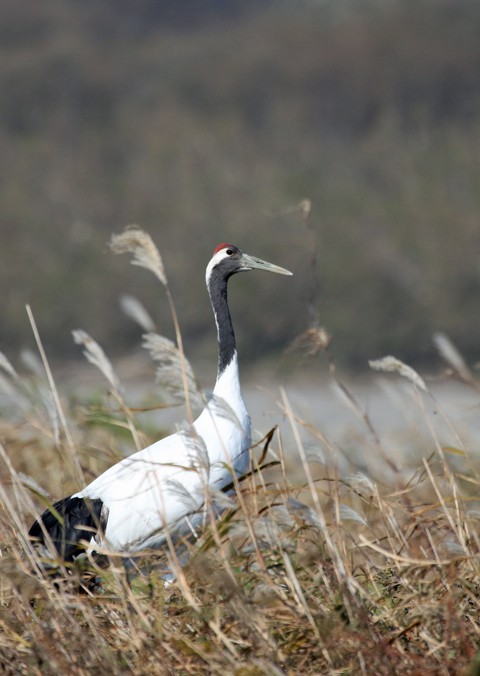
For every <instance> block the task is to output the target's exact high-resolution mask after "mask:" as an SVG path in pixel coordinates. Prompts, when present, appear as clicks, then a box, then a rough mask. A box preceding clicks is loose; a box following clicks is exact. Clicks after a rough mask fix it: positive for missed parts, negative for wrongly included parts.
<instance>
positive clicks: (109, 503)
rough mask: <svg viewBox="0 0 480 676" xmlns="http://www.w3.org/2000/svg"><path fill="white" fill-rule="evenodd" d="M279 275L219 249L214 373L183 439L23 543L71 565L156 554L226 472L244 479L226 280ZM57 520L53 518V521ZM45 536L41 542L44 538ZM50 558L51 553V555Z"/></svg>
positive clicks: (86, 491) (60, 506)
mask: <svg viewBox="0 0 480 676" xmlns="http://www.w3.org/2000/svg"><path fill="white" fill-rule="evenodd" d="M254 269H256V270H266V271H267V272H275V273H277V274H280V275H291V274H292V273H291V272H289V271H288V270H285V269H284V268H281V267H278V266H277V265H273V264H272V263H267V262H266V261H263V260H261V259H259V258H256V257H254V256H249V255H248V254H246V253H244V252H243V251H242V250H241V249H239V248H238V247H236V246H234V245H233V244H228V243H222V244H219V245H218V246H217V247H216V248H215V250H214V253H213V257H212V259H211V260H210V262H209V264H208V266H207V270H206V283H207V289H208V293H209V296H210V301H211V304H212V308H213V314H214V317H215V323H216V326H217V339H218V370H217V380H216V384H215V388H214V390H213V396H212V398H211V400H210V401H209V402H208V403H207V405H206V407H205V408H204V410H203V411H202V413H201V414H200V416H199V417H198V418H197V419H196V420H195V421H194V422H193V424H192V428H191V431H190V433H189V434H184V433H182V432H179V433H176V434H172V435H170V436H168V437H166V438H164V439H160V441H157V442H155V443H154V444H152V445H151V446H148V447H147V448H145V449H143V450H142V451H138V452H137V453H134V454H133V455H131V456H129V457H127V458H124V459H123V460H121V461H120V462H118V463H117V464H115V465H113V466H112V467H110V468H109V469H107V470H106V471H105V472H104V473H103V474H101V475H100V476H99V477H97V478H96V479H95V480H94V481H92V482H91V483H90V484H89V485H88V486H86V487H85V488H83V489H82V490H81V491H79V492H78V493H75V494H74V495H71V496H69V497H67V498H63V499H62V500H59V501H58V502H56V503H54V504H53V509H47V510H45V512H44V513H43V514H42V515H41V517H40V519H39V520H38V521H35V523H34V524H33V525H32V527H31V528H30V531H29V535H30V536H31V537H32V538H34V539H35V540H36V541H37V543H38V542H39V543H40V544H39V545H37V546H41V547H42V549H44V550H45V547H43V546H42V545H46V544H47V543H48V541H49V540H50V541H51V544H53V547H54V549H55V550H56V552H57V553H58V555H59V556H60V557H61V558H62V559H63V560H65V561H72V560H73V559H74V558H75V557H76V556H77V555H78V554H80V553H81V552H83V551H84V550H85V546H84V545H83V544H82V541H83V542H85V541H88V542H89V548H90V549H91V550H94V549H95V547H98V546H103V547H106V548H108V549H109V550H113V551H115V552H119V553H129V552H130V553H131V552H137V551H140V550H143V549H147V548H151V547H158V546H159V545H161V544H162V543H164V542H165V539H166V536H165V532H166V531H167V530H168V532H169V533H172V534H175V532H178V531H183V532H184V531H185V529H186V527H187V526H188V525H189V519H193V520H194V521H195V518H198V515H199V513H200V515H201V511H202V506H203V505H204V503H205V499H206V492H207V490H208V489H209V488H214V489H217V490H221V489H222V488H224V487H226V486H228V485H229V484H230V483H231V481H232V475H231V472H230V471H229V470H230V469H233V471H234V472H235V473H236V475H237V476H241V475H242V474H244V473H245V471H246V470H247V468H248V465H249V457H250V417H249V415H248V412H247V409H246V407H245V404H244V402H243V399H242V394H241V391H240V381H239V374H238V361H237V350H236V345H235V334H234V331H233V325H232V320H231V317H230V311H229V308H228V302H227V284H228V280H229V278H230V277H231V276H232V275H234V274H236V273H237V272H245V271H247V270H254ZM59 517H60V518H59ZM46 534H48V537H46ZM49 549H50V556H51V555H52V554H54V553H55V552H54V551H53V552H52V551H51V549H52V548H51V547H50V548H48V547H46V550H47V552H48V550H49Z"/></svg>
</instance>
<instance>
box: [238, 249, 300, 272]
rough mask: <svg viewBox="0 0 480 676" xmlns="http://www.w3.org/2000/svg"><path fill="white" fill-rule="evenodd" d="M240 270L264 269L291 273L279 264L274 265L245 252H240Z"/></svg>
mask: <svg viewBox="0 0 480 676" xmlns="http://www.w3.org/2000/svg"><path fill="white" fill-rule="evenodd" d="M241 261H242V270H266V271H267V272H275V273H276V274H277V275H292V274H293V273H292V272H290V270H285V268H281V267H280V266H279V265H274V264H273V263H268V262H267V261H262V259H261V258H257V257H256V256H249V255H248V254H246V253H243V254H242V258H241Z"/></svg>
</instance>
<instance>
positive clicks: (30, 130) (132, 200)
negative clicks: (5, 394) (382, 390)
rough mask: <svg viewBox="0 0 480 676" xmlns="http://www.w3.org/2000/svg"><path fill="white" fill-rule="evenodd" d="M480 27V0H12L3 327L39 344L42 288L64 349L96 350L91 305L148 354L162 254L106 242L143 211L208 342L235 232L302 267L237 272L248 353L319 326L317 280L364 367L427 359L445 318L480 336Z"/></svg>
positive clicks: (102, 332)
mask: <svg viewBox="0 0 480 676" xmlns="http://www.w3.org/2000/svg"><path fill="white" fill-rule="evenodd" d="M479 35H480V4H479V3H478V2H476V1H474V0H472V1H469V0H411V1H409V0H404V1H400V0H397V1H394V0H390V1H388V2H387V1H386V0H378V1H377V2H374V1H372V0H370V1H368V0H363V1H361V0H357V2H348V1H347V0H331V1H330V2H329V1H328V0H324V1H323V2H308V1H303V2H301V1H297V2H281V1H279V0H277V1H273V0H272V1H270V2H269V1H267V0H263V2H258V0H256V1H254V0H252V1H249V0H236V1H235V0H203V2H198V1H194V0H185V1H182V2H178V3H172V2H167V1H163V0H162V1H161V0H136V2H135V3H132V2H129V1H128V0H103V1H102V2H101V3H99V2H97V1H96V0H81V1H79V0H43V1H42V2H41V3H39V2H37V0H22V2H20V3H19V2H18V1H17V0H3V1H2V3H0V91H1V96H0V157H1V163H0V172H1V180H0V228H1V235H2V265H1V268H0V276H1V288H2V312H1V317H2V322H1V330H0V349H1V350H3V351H5V352H7V353H8V354H9V356H10V357H11V358H14V356H15V352H16V350H18V349H19V348H21V347H23V346H32V345H33V339H32V337H31V331H30V327H29V325H28V322H27V318H26V314H25V303H30V304H31V305H32V308H33V311H34V314H35V316H36V319H37V322H38V325H39V329H40V332H41V335H42V337H43V339H44V342H45V345H46V347H47V351H48V352H49V355H50V356H52V357H55V358H57V359H70V358H72V356H78V347H76V346H74V345H73V342H72V340H71V335H70V331H71V330H72V329H74V328H78V327H81V328H83V329H85V330H86V331H88V332H89V333H91V334H92V336H94V337H95V338H96V339H97V340H98V341H99V342H101V343H102V345H103V346H104V348H105V349H106V350H107V351H108V353H109V354H110V355H113V356H115V355H120V354H125V353H128V351H129V350H131V349H132V348H133V346H134V345H138V341H139V330H138V329H137V327H136V326H135V325H134V324H133V323H132V322H131V321H129V320H128V319H127V318H126V317H125V316H124V315H122V313H121V311H120V310H119V307H118V298H119V296H120V294H121V293H123V292H128V293H133V294H134V295H136V296H137V297H138V298H140V299H141V300H142V302H143V303H144V304H145V305H146V307H147V308H148V309H149V311H150V312H151V313H152V315H153V316H154V317H155V319H156V321H157V322H158V325H159V330H160V331H161V332H162V333H164V334H166V335H169V336H172V335H173V331H172V327H171V323H170V320H169V313H168V310H167V307H166V305H165V301H164V298H163V295H164V294H163V292H162V289H161V288H159V286H158V284H157V283H156V282H155V280H154V279H153V277H151V276H148V274H147V273H145V272H144V271H141V270H139V269H138V268H131V266H129V265H128V264H127V259H126V258H116V257H114V256H113V255H112V254H111V253H109V251H108V247H107V244H106V243H107V241H108V239H109V237H110V235H111V233H113V232H119V231H121V230H122V229H123V227H124V226H125V225H127V224H129V223H138V224H139V225H141V226H142V227H143V228H145V229H146V230H148V231H149V232H150V233H151V235H152V236H153V238H154V239H155V241H156V243H157V245H158V246H159V248H160V251H161V253H162V255H163V257H164V263H165V266H166V269H167V273H168V275H169V279H170V282H171V286H172V292H173V294H174V297H175V300H176V302H177V305H178V309H179V315H180V320H181V324H182V327H183V331H184V338H185V343H186V349H187V351H188V354H189V355H190V356H192V358H193V359H192V361H193V363H194V364H195V363H196V360H197V361H201V360H202V359H203V358H204V357H205V358H207V359H210V358H212V359H213V360H214V359H215V357H214V353H215V344H214V339H213V336H214V333H213V322H212V317H211V314H210V308H209V304H208V298H207V295H206V292H205V289H204V285H203V275H204V269H205V265H206V263H207V261H208V259H209V257H210V255H211V251H212V249H213V247H214V246H215V244H217V242H219V241H224V240H231V241H233V242H234V243H236V244H238V245H239V246H241V247H242V248H244V249H245V250H246V251H248V252H250V253H253V254H256V255H258V256H261V257H262V258H266V259H269V260H271V261H272V262H276V263H278V264H280V265H283V266H285V267H288V268H290V269H291V270H293V271H294V273H295V277H294V278H293V279H292V280H287V281H285V280H279V279H278V278H276V277H275V278H273V276H272V278H270V277H269V276H268V275H266V276H264V277H262V279H260V278H259V275H250V276H248V277H247V276H245V278H242V280H241V283H236V284H232V286H231V296H232V305H233V306H234V307H233V311H234V320H236V321H235V323H236V326H237V333H238V337H239V342H240V347H241V349H242V352H243V354H242V360H243V361H245V362H247V363H249V362H250V363H253V362H255V361H256V360H259V359H261V358H264V357H266V356H267V355H268V354H269V353H270V352H272V351H280V350H282V349H283V348H284V347H285V346H286V345H288V344H290V343H291V341H293V340H294V339H295V337H296V336H297V335H298V334H300V333H302V332H303V331H304V330H305V329H306V328H307V327H308V324H309V322H310V316H311V313H309V308H308V301H309V299H310V298H311V296H312V293H313V294H314V304H315V309H316V311H317V312H318V314H319V318H320V322H321V324H322V325H324V326H325V327H326V328H327V329H328V331H329V332H330V333H332V334H333V336H334V341H335V342H334V349H335V355H336V358H337V360H338V361H340V362H341V363H342V364H344V365H345V366H348V367H350V368H352V369H365V368H366V367H367V365H366V362H367V359H369V358H374V357H378V356H381V355H383V354H385V353H393V354H395V355H396V356H397V357H399V358H401V359H403V360H406V361H409V362H411V363H414V364H423V365H424V364H428V362H429V361H430V360H432V359H435V353H434V348H433V347H432V343H431V335H432V332H433V331H435V330H443V331H445V332H446V333H448V334H449V335H450V337H451V338H453V339H454V341H456V342H457V344H458V345H459V347H460V348H461V349H462V351H463V352H464V353H466V354H467V356H468V357H469V358H470V359H472V360H476V359H478V358H479V355H480V318H479V308H480V260H479V251H480V248H479V245H480V227H479V216H480V40H479ZM305 198H308V199H310V200H311V202H312V205H313V210H312V215H311V221H310V223H309V224H306V223H305V221H304V219H303V218H302V212H301V209H300V208H299V203H300V202H301V200H303V199H305ZM308 225H309V226H310V227H307V226H308ZM312 230H314V232H313V233H312ZM315 241H316V242H317V243H318V280H317V282H318V285H317V282H316V281H315V278H314V277H315V275H314V274H313V273H314V270H312V267H311V263H310V261H311V256H312V248H314V247H315ZM287 282H288V283H287ZM317 286H318V289H317ZM315 294H316V295H315Z"/></svg>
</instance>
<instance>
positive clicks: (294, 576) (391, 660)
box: [0, 318, 480, 676]
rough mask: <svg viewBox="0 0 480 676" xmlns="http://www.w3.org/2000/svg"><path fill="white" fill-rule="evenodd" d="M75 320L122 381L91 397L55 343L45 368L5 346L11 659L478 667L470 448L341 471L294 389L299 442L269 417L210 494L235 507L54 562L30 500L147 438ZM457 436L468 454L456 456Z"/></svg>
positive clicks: (5, 549)
mask: <svg viewBox="0 0 480 676" xmlns="http://www.w3.org/2000/svg"><path fill="white" fill-rule="evenodd" d="M32 322H33V318H32ZM76 337H77V340H79V341H80V342H81V343H82V345H83V346H84V347H85V349H86V351H87V357H88V358H89V359H90V361H93V362H94V363H95V364H96V365H97V366H98V367H99V368H100V370H101V371H102V372H103V373H104V375H105V377H106V380H107V381H108V383H109V385H110V387H111V388H112V392H111V393H110V395H109V398H108V399H105V400H104V401H102V402H101V404H100V405H99V404H98V402H96V404H95V407H91V408H90V410H89V409H88V408H87V414H86V413H85V408H83V407H80V406H79V405H78V403H76V404H75V405H73V402H69V401H65V398H64V397H63V396H62V392H61V388H60V387H59V388H58V390H57V386H56V385H55V383H54V380H53V375H52V374H51V372H50V369H49V367H48V363H47V362H46V361H45V360H44V368H45V372H46V375H45V377H43V376H42V375H41V374H38V373H37V374H34V375H31V376H29V377H26V376H21V375H19V374H18V373H17V371H16V370H15V369H14V368H13V366H12V365H11V364H10V363H9V362H8V360H7V359H6V358H5V357H4V356H3V355H1V356H0V369H1V370H2V373H3V374H4V376H3V379H4V380H3V382H4V387H3V389H4V390H5V391H7V390H8V393H9V399H10V402H11V404H12V405H11V408H10V413H9V415H8V416H7V415H5V417H4V418H3V419H2V420H1V421H0V441H1V443H2V445H1V448H0V455H1V460H0V462H1V464H0V467H1V487H0V498H1V505H0V532H1V536H0V537H1V542H2V545H1V552H0V553H1V561H0V575H1V578H0V585H1V586H0V666H1V668H2V670H3V671H4V672H5V673H11V674H17V673H25V674H42V675H48V674H66V673H76V674H77V673H78V674H90V673H102V674H104V673H106V674H125V673H133V674H152V673H158V674H164V673H165V674H198V673H222V674H235V675H236V676H247V675H252V676H253V675H255V676H256V675H260V674H272V675H275V674H324V673H325V674H327V673H328V674H393V673H402V674H422V675H423V674H452V673H468V674H477V673H479V669H480V666H479V665H480V662H479V661H478V654H479V644H480V621H479V610H480V577H479V563H478V553H479V549H480V546H479V545H480V543H479V538H478V522H479V519H480V510H479V509H478V508H477V509H476V505H478V500H477V497H476V496H477V493H478V486H479V482H480V479H479V474H478V466H477V468H476V467H475V461H474V458H472V457H470V456H468V455H467V452H466V451H463V450H461V449H445V448H443V446H442V444H441V440H436V444H437V447H436V452H435V453H434V454H431V455H430V457H428V459H423V460H422V459H419V462H418V468H417V469H416V470H413V471H412V472H410V474H407V473H406V472H405V471H401V469H399V468H398V467H397V466H396V465H395V464H393V463H392V464H391V465H390V469H391V476H393V479H392V480H389V482H385V483H378V482H374V481H373V480H372V479H371V478H370V477H369V476H367V475H366V474H364V473H360V472H358V471H357V472H354V471H353V472H352V474H351V475H350V476H348V477H346V476H339V474H338V470H337V467H336V463H335V461H334V459H333V457H332V456H331V455H330V454H329V445H328V443H322V439H323V436H322V431H321V430H313V432H314V433H315V435H316V437H317V438H318V439H319V440H320V445H321V446H322V448H323V451H324V456H325V457H324V459H323V462H322V464H319V463H318V458H317V461H316V462H315V463H312V462H311V461H310V456H309V451H308V449H307V448H305V447H304V442H303V440H302V439H303V434H302V433H303V431H304V430H303V428H305V427H308V433H309V434H310V435H311V434H312V426H311V425H309V424H308V423H306V422H304V421H301V420H299V419H298V418H297V416H296V414H295V411H293V410H292V407H291V405H290V403H289V400H288V396H287V394H286V393H285V392H283V393H282V398H281V401H280V402H279V406H280V407H281V408H282V410H283V412H284V414H285V417H286V423H287V424H289V425H290V428H291V430H292V432H293V440H294V441H293V443H294V445H295V448H284V447H283V445H282V438H281V436H280V435H279V434H277V433H275V431H273V430H272V431H271V432H270V433H269V434H268V435H267V436H266V438H265V439H264V440H262V441H261V442H259V444H258V446H257V448H255V449H254V450H253V453H252V456H253V460H252V472H251V473H250V474H249V476H247V477H246V478H245V479H243V480H242V481H241V482H240V485H239V487H238V488H239V490H237V491H236V494H235V495H234V496H233V497H229V496H222V497H219V496H214V497H215V498H216V499H217V501H218V502H220V503H221V504H222V506H223V507H224V508H225V510H226V511H224V513H223V515H222V517H221V518H220V519H218V520H217V521H215V520H213V519H212V520H211V522H210V525H209V527H208V528H207V529H206V530H205V531H204V532H203V533H202V534H201V536H200V538H199V539H198V540H197V541H195V542H185V543H177V544H176V548H173V546H172V544H171V542H170V546H168V547H166V549H165V550H164V551H158V552H150V553H145V554H144V555H143V556H142V558H141V559H140V558H139V559H135V560H131V561H130V562H129V563H128V565H124V562H122V561H121V560H120V559H118V558H116V557H115V556H114V555H110V556H106V557H103V558H102V559H99V560H91V559H86V560H84V561H83V562H81V563H77V564H76V565H75V566H73V567H70V568H69V569H67V568H66V567H65V566H64V565H62V564H61V563H60V564H59V567H58V570H57V574H56V577H55V578H52V577H51V576H50V577H49V576H46V575H43V574H42V573H41V561H40V559H39V555H38V554H37V552H35V551H34V550H33V549H32V547H31V544H30V543H29V542H28V540H27V538H26V533H27V530H28V526H29V524H30V523H31V520H32V518H33V517H34V516H35V515H38V513H39V512H40V511H41V510H42V509H43V508H44V506H45V504H46V503H48V501H49V500H50V498H51V499H53V498H58V497H60V496H61V495H66V494H69V492H71V491H73V490H74V489H76V488H78V485H79V481H80V479H79V476H80V474H83V475H84V477H85V479H86V480H88V479H89V478H90V477H91V476H93V475H96V474H98V472H100V471H102V470H103V469H104V468H106V467H107V466H108V465H110V464H111V463H112V462H114V461H115V460H117V459H119V457H121V454H120V451H119V450H118V449H119V448H120V447H121V446H122V445H123V441H124V435H125V434H126V433H128V435H129V446H130V448H133V446H134V445H135V443H137V444H139V443H144V442H145V435H144V433H143V432H142V431H141V430H140V429H138V421H137V416H136V412H135V411H134V410H132V409H131V408H129V405H128V395H127V394H126V393H125V392H124V388H123V387H122V385H121V383H120V380H119V379H118V377H117V376H116V375H115V372H114V370H113V366H112V364H111V363H110V362H109V361H108V359H107V357H106V356H105V355H104V353H103V351H102V350H101V348H100V347H99V346H98V345H96V343H95V342H94V341H93V340H92V339H91V338H90V337H89V336H87V335H86V334H84V333H81V332H80V333H77V334H76ZM38 340H39V339H38ZM174 352H175V351H174ZM183 359H184V358H183V355H182V360H183ZM175 360H177V362H178V356H177V354H176V353H175ZM450 361H451V362H452V364H453V362H455V360H452V359H451V360H450ZM183 363H184V364H185V365H186V362H183ZM392 364H393V362H392V361H391V359H390V360H387V361H385V360H384V361H383V368H387V369H390V370H391V368H392ZM453 365H454V364H453ZM394 366H395V370H397V371H398V373H400V375H404V376H405V377H407V378H408V379H409V380H410V381H411V386H412V388H414V391H415V392H416V393H417V395H418V397H419V398H420V397H421V396H429V394H428V392H427V393H425V392H423V391H422V392H420V390H419V389H417V390H415V388H416V387H417V388H418V383H419V382H421V383H422V385H425V384H424V382H423V380H422V381H420V380H417V378H418V375H417V374H415V373H414V372H412V371H411V370H408V368H407V367H406V366H405V365H403V364H401V362H398V360H397V361H395V363H394ZM376 367H377V368H380V367H382V362H381V361H378V362H376ZM469 374H470V375H469V377H470V378H471V381H470V382H467V383H465V387H472V385H474V382H473V376H471V373H470V372H469ZM177 377H179V378H180V379H181V378H182V374H181V369H177ZM332 377H333V378H336V375H335V371H334V370H333V368H332ZM338 384H339V385H340V386H341V387H342V388H343V390H344V392H345V394H346V395H347V398H349V400H350V404H351V405H354V406H355V405H356V402H355V399H354V397H353V395H350V393H349V392H348V388H346V387H345V385H343V384H342V383H338ZM425 387H426V386H425ZM419 401H420V399H419ZM99 412H100V413H101V415H100V413H99ZM106 421H107V422H108V425H107V424H105V422H106ZM94 422H95V423H96V424H93V423H94ZM365 424H366V425H367V426H368V425H370V422H369V420H368V418H367V417H366V416H365ZM372 431H374V430H372ZM413 433H414V432H413V431H412V434H413ZM379 452H380V451H379V448H378V446H377V445H376V444H375V442H374V443H373V444H372V448H371V453H372V455H375V454H377V455H378V453H379ZM450 453H454V454H455V456H456V457H457V456H458V457H462V458H463V459H465V467H468V468H469V469H468V470H467V469H464V468H463V469H462V470H461V471H459V470H458V468H456V469H454V465H453V463H451V462H450V460H449V454H450ZM426 455H427V454H426ZM294 457H297V458H298V461H293V458H294ZM455 467H457V466H455ZM44 489H47V490H48V491H49V494H45V492H44ZM169 571H170V572H171V571H173V572H174V573H175V574H176V578H175V579H174V581H173V582H172V583H171V584H167V585H166V584H165V574H166V573H168V572H169ZM476 660H477V661H476Z"/></svg>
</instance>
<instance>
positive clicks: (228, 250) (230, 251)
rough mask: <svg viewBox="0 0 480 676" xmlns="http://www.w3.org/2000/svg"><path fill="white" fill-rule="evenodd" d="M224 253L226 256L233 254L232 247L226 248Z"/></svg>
mask: <svg viewBox="0 0 480 676" xmlns="http://www.w3.org/2000/svg"><path fill="white" fill-rule="evenodd" d="M225 253H226V254H227V256H233V251H232V249H227V250H226V252H225Z"/></svg>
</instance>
